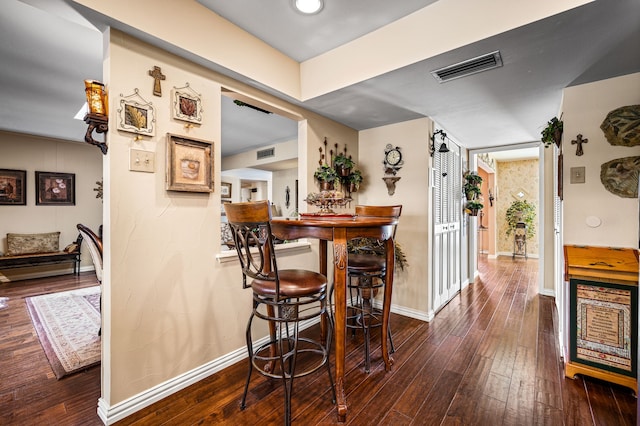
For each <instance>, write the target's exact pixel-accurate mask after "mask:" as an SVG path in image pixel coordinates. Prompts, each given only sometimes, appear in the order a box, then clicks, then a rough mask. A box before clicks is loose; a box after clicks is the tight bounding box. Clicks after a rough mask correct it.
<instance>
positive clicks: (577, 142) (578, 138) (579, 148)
mask: <svg viewBox="0 0 640 426" xmlns="http://www.w3.org/2000/svg"><path fill="white" fill-rule="evenodd" d="M587 142H589V139H582V135H581V134H580V135H578V136H576V140H573V141H571V145H578V146H577V147H576V155H577V156H578V157H580V156H581V155H582V154H584V151H583V150H582V144H583V143H587Z"/></svg>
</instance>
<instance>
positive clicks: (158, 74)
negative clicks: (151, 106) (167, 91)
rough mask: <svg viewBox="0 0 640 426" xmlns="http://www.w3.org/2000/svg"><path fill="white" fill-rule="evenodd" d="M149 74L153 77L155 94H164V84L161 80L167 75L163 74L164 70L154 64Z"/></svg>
mask: <svg viewBox="0 0 640 426" xmlns="http://www.w3.org/2000/svg"><path fill="white" fill-rule="evenodd" d="M149 75H150V76H151V77H153V94H154V96H162V86H161V85H160V81H162V80H164V79H165V78H167V77H166V76H165V75H164V74H162V70H161V69H160V67H157V66H154V67H153V69H152V70H149Z"/></svg>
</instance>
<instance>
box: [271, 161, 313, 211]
mask: <svg viewBox="0 0 640 426" xmlns="http://www.w3.org/2000/svg"><path fill="white" fill-rule="evenodd" d="M272 176H273V200H272V202H273V203H274V204H275V205H276V207H277V208H278V212H279V214H280V215H281V216H285V217H290V216H291V215H292V214H293V213H294V212H295V209H296V179H298V169H297V168H295V169H286V170H278V171H277V172H273V175H272ZM287 187H289V207H287V206H286V203H285V201H286V200H285V195H286V189H287ZM305 195H306V194H305ZM298 198H300V199H299V200H298V201H299V202H300V203H304V201H302V200H303V199H304V197H300V196H299V197H298Z"/></svg>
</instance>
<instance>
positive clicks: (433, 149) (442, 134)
mask: <svg viewBox="0 0 640 426" xmlns="http://www.w3.org/2000/svg"><path fill="white" fill-rule="evenodd" d="M437 135H440V138H441V139H442V143H441V144H440V149H438V152H441V153H445V152H449V148H448V147H447V144H446V143H445V141H444V140H445V139H449V138H447V134H446V133H445V132H444V131H443V130H436V131H435V133H434V134H433V135H431V145H430V146H429V154H431V156H432V157H433V153H434V152H436V136H437Z"/></svg>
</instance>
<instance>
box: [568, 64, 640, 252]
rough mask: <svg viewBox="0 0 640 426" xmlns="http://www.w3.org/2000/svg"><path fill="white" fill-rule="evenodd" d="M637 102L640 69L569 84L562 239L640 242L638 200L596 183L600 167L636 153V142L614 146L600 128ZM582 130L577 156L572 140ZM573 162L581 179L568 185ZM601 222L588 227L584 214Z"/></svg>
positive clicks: (633, 244) (609, 243) (628, 244)
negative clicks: (582, 142) (580, 151)
mask: <svg viewBox="0 0 640 426" xmlns="http://www.w3.org/2000/svg"><path fill="white" fill-rule="evenodd" d="M637 104H640V73H637V74H631V75H626V76H623V77H618V78H612V79H608V80H602V81H598V82H595V83H591V84H584V85H580V86H576V87H569V88H567V89H565V91H564V102H563V116H562V119H563V121H564V135H563V137H562V139H563V142H562V144H563V151H564V182H563V192H564V203H563V208H564V221H563V229H564V233H563V237H564V243H565V244H586V245H598V246H614V247H634V248H637V247H638V200H637V199H633V198H621V197H619V196H617V195H614V194H612V193H610V192H609V191H607V190H606V189H605V188H604V186H603V185H602V183H601V182H600V166H601V165H602V164H603V163H606V162H608V161H610V160H613V159H616V158H622V157H628V156H637V155H640V146H634V147H622V146H612V145H610V144H609V142H607V140H606V139H605V137H604V134H603V133H602V130H600V124H601V123H602V121H603V120H604V118H605V117H606V115H607V114H608V113H609V112H610V111H611V110H614V109H616V108H618V107H621V106H625V105H637ZM578 134H582V136H583V137H584V138H586V139H589V142H588V143H587V144H585V145H583V150H584V155H582V156H576V154H575V153H576V146H575V145H571V141H572V140H575V139H576V135H578ZM572 167H585V170H586V173H585V183H582V184H578V183H575V184H571V183H570V171H571V168H572ZM589 216H595V217H597V218H599V219H600V220H601V222H602V224H601V225H600V226H598V227H596V228H592V227H590V226H588V225H587V224H586V220H587V217H589Z"/></svg>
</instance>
